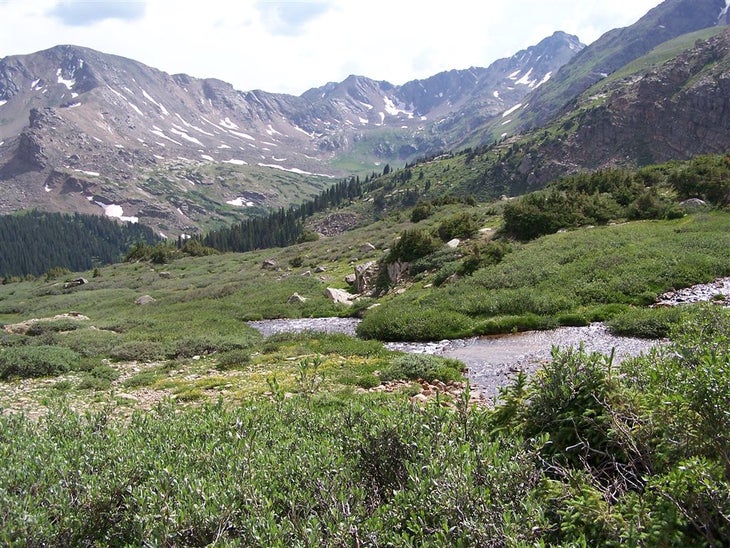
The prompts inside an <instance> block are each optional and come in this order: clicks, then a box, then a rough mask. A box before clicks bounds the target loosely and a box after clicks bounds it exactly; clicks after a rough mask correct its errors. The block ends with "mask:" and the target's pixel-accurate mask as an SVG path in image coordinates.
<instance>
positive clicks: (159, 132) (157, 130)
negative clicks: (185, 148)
mask: <svg viewBox="0 0 730 548" xmlns="http://www.w3.org/2000/svg"><path fill="white" fill-rule="evenodd" d="M150 133H152V134H154V135H157V136H158V137H161V138H162V139H167V140H168V141H172V142H173V143H175V144H176V145H178V146H182V143H181V142H180V141H176V140H175V139H173V138H172V137H168V136H167V135H165V133H164V132H163V131H162V130H161V129H160V128H158V127H157V126H152V129H151V130H150ZM158 144H159V145H161V146H165V145H164V144H162V143H158Z"/></svg>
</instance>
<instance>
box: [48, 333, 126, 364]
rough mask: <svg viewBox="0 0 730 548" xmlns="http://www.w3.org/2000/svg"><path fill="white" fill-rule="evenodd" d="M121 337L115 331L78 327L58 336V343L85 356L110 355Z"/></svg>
mask: <svg viewBox="0 0 730 548" xmlns="http://www.w3.org/2000/svg"><path fill="white" fill-rule="evenodd" d="M120 339H121V337H120V336H119V334H117V333H115V332H113V331H104V330H100V329H77V330H76V331H71V332H69V333H65V334H64V335H63V336H62V337H58V338H57V341H56V344H58V345H60V346H65V347H67V348H70V349H71V350H74V351H76V352H78V353H79V355H81V356H83V357H85V358H96V357H108V356H109V355H110V354H111V351H112V349H113V348H114V347H115V346H117V345H119V343H120Z"/></svg>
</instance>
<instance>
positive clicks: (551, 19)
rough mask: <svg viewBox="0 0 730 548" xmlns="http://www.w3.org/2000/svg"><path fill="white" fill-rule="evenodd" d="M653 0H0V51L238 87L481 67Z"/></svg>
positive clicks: (581, 34) (612, 23)
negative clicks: (134, 67)
mask: <svg viewBox="0 0 730 548" xmlns="http://www.w3.org/2000/svg"><path fill="white" fill-rule="evenodd" d="M660 1H661V0H448V1H439V0H435V1H424V0H306V1H286V2H284V1H269V0H204V1H201V0H0V58H3V57H6V56H8V55H19V54H27V53H33V52H36V51H40V50H43V49H47V48H50V47H53V46H55V45H59V44H73V45H77V46H84V47H89V48H92V49H96V50H99V51H102V52H104V53H112V54H116V55H121V56H123V57H128V58H130V59H134V60H136V61H139V62H142V63H144V64H146V65H148V66H151V67H154V68H157V69H160V70H163V71H165V72H167V73H170V74H177V73H185V74H188V75H190V76H193V77H196V78H218V79H220V80H224V81H226V82H229V83H231V84H233V86H234V88H236V89H238V90H241V91H248V90H253V89H263V90H265V91H269V92H275V93H290V94H294V95H299V94H301V93H303V92H304V91H306V90H307V89H310V88H312V87H319V86H322V85H324V84H326V83H327V82H340V81H342V80H344V79H345V78H346V77H347V76H348V75H350V74H357V75H361V76H367V77H369V78H373V79H375V80H386V81H388V82H390V83H392V84H396V85H400V84H404V83H405V82H407V81H410V80H414V79H419V78H428V77H429V76H433V75H435V74H437V73H439V72H441V71H444V70H451V69H465V68H468V67H471V66H480V67H486V66H488V65H489V64H491V63H492V62H493V61H495V60H497V59H500V58H503V57H510V56H511V55H513V54H514V53H516V52H518V51H519V50H521V49H524V48H526V47H528V46H530V45H534V44H536V43H538V42H539V41H540V40H542V39H543V38H545V37H547V36H550V35H551V34H553V32H555V31H557V30H562V31H565V32H568V33H570V34H575V35H577V36H578V38H580V40H581V41H582V42H583V43H586V44H590V43H591V42H593V41H594V40H596V39H597V38H599V37H600V36H601V35H602V34H603V33H604V32H607V31H608V30H610V29H613V28H617V27H625V26H628V25H630V24H632V23H634V22H635V21H636V20H638V19H639V18H640V17H641V16H642V15H644V14H645V13H646V12H647V11H649V10H650V9H651V8H653V7H655V6H656V5H658V4H659V3H660Z"/></svg>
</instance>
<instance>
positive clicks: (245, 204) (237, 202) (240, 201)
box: [226, 198, 254, 207]
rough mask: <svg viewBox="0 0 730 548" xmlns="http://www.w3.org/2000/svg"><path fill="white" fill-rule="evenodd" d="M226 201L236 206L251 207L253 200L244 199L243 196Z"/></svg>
mask: <svg viewBox="0 0 730 548" xmlns="http://www.w3.org/2000/svg"><path fill="white" fill-rule="evenodd" d="M226 203H227V204H229V205H232V206H238V207H253V205H254V203H253V202H251V201H249V200H246V199H245V198H235V199H233V200H228V201H227V202H226Z"/></svg>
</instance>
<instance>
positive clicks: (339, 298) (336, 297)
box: [324, 287, 355, 306]
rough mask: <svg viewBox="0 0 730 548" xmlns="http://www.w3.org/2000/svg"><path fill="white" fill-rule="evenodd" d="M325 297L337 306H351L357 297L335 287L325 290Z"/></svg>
mask: <svg viewBox="0 0 730 548" xmlns="http://www.w3.org/2000/svg"><path fill="white" fill-rule="evenodd" d="M324 295H325V297H327V298H328V299H330V300H331V301H332V302H333V303H335V304H345V305H348V306H349V305H351V304H352V301H353V300H354V299H355V295H353V294H351V293H348V292H347V291H345V290H344V289H337V288H334V287H328V288H327V289H325V290H324Z"/></svg>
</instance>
